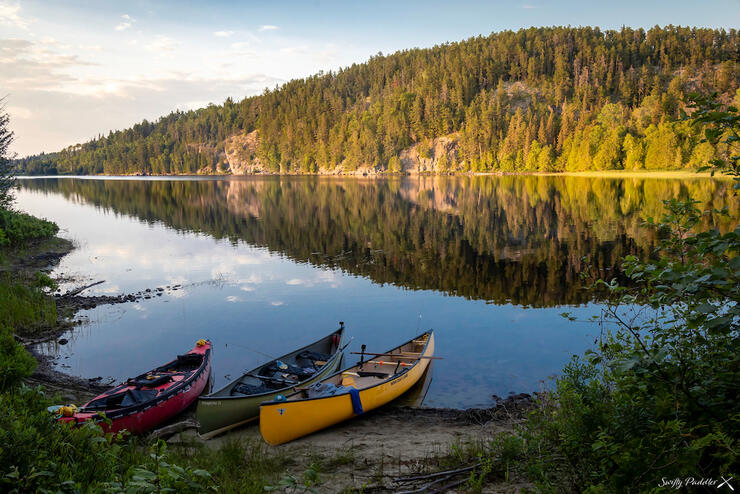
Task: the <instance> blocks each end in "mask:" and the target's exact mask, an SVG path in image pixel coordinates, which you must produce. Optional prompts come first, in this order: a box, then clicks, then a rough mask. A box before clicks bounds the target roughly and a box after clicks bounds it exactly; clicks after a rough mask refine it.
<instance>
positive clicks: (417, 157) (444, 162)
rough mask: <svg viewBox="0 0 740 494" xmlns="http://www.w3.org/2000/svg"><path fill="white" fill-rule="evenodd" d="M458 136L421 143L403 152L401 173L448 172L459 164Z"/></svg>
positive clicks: (400, 156) (452, 135)
mask: <svg viewBox="0 0 740 494" xmlns="http://www.w3.org/2000/svg"><path fill="white" fill-rule="evenodd" d="M458 139H459V137H458V136H457V134H451V135H448V136H443V137H438V138H436V139H434V140H432V141H431V143H427V142H421V143H417V144H414V145H413V146H411V147H410V148H408V149H404V150H403V151H401V154H400V155H399V158H400V159H401V171H403V172H405V173H425V172H446V171H451V170H454V169H455V165H456V164H457V162H458V153H457V148H458V145H457V144H458Z"/></svg>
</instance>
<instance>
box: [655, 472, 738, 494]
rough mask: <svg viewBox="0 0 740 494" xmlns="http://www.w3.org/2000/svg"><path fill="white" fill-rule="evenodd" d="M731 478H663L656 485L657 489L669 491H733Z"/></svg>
mask: <svg viewBox="0 0 740 494" xmlns="http://www.w3.org/2000/svg"><path fill="white" fill-rule="evenodd" d="M731 480H732V477H729V478H725V477H723V476H721V475H720V478H719V479H713V478H697V477H684V478H679V477H676V478H674V479H668V478H665V477H663V478H662V479H661V480H660V482H659V483H658V487H667V488H669V489H676V490H678V489H683V488H684V487H714V488H715V489H717V490H724V489H727V490H729V491H734V490H735V488H734V487H733V486H732V484H731V483H730V481H731Z"/></svg>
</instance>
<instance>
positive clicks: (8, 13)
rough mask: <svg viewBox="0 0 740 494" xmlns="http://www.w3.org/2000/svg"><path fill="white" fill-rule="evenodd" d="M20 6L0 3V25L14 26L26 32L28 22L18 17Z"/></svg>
mask: <svg viewBox="0 0 740 494" xmlns="http://www.w3.org/2000/svg"><path fill="white" fill-rule="evenodd" d="M20 11H21V6H20V5H19V4H17V3H16V4H12V5H11V4H8V3H0V24H6V25H9V26H15V27H18V28H20V29H24V30H27V29H28V24H29V23H30V21H29V20H28V19H26V18H23V17H21V15H20Z"/></svg>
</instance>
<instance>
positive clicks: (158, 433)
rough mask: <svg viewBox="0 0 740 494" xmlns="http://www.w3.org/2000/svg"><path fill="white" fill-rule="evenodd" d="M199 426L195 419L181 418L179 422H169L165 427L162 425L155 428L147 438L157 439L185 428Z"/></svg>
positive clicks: (172, 434) (164, 437)
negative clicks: (159, 427)
mask: <svg viewBox="0 0 740 494" xmlns="http://www.w3.org/2000/svg"><path fill="white" fill-rule="evenodd" d="M198 427H200V424H199V423H198V421H197V420H195V419H187V420H183V421H181V422H176V423H174V424H170V425H168V426H166V427H162V428H161V429H157V430H155V431H152V433H151V434H149V439H152V440H157V439H166V438H168V437H170V436H174V435H175V434H177V433H178V432H182V431H184V430H185V429H193V428H195V429H197V428H198Z"/></svg>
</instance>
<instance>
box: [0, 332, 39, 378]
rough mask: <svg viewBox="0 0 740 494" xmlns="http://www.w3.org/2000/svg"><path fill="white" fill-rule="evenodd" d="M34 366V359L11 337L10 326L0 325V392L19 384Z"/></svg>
mask: <svg viewBox="0 0 740 494" xmlns="http://www.w3.org/2000/svg"><path fill="white" fill-rule="evenodd" d="M35 368H36V360H35V359H34V358H33V357H32V356H31V355H30V354H29V353H28V352H27V351H26V349H25V348H23V346H22V345H21V344H19V343H18V342H17V341H15V338H14V337H13V333H12V331H11V330H10V328H7V327H4V326H1V325H0V392H5V391H7V390H9V389H11V388H14V387H16V386H18V385H20V383H21V380H22V379H24V378H26V377H28V376H30V375H31V373H32V372H33V370H34V369H35Z"/></svg>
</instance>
